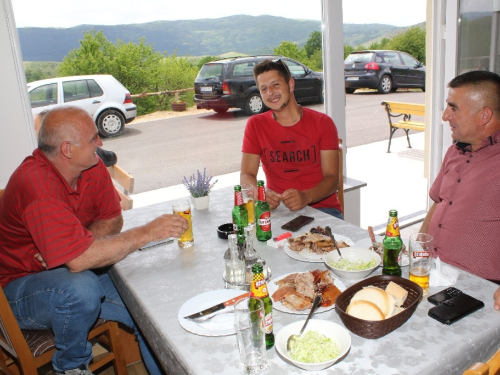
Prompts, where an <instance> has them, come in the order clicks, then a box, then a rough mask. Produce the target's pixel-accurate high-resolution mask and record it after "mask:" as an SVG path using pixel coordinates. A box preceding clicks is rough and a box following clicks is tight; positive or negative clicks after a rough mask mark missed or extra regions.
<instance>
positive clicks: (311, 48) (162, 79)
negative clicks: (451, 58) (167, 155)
mask: <svg viewBox="0 0 500 375" xmlns="http://www.w3.org/2000/svg"><path fill="white" fill-rule="evenodd" d="M364 49H392V50H399V51H404V52H407V53H409V54H411V55H413V56H414V57H415V58H416V59H418V60H419V61H421V62H423V63H424V64H425V29H424V28H421V27H417V26H416V27H412V28H410V29H408V30H407V31H406V32H405V33H401V34H398V35H396V36H394V37H393V38H390V39H389V38H384V39H382V40H381V41H380V42H374V43H371V44H370V45H369V46H367V47H365V46H357V47H352V46H349V45H345V46H344V59H345V58H346V57H347V56H348V55H349V54H350V53H351V52H353V51H360V50H364ZM273 53H274V54H276V55H281V56H286V57H290V58H292V59H295V60H297V61H299V62H301V63H303V64H305V65H307V66H308V67H309V68H311V69H313V70H316V71H322V70H323V61H322V56H323V51H322V35H321V32H319V31H314V32H312V33H311V35H310V36H309V39H308V40H307V42H306V44H305V45H304V46H303V47H302V48H299V47H298V45H297V44H296V43H294V42H289V41H283V42H282V43H281V44H280V45H279V46H278V47H276V48H274V50H273ZM217 59H219V57H218V56H205V57H203V58H201V59H197V60H194V59H192V58H189V57H188V56H186V57H180V56H177V54H176V53H174V54H172V55H170V56H169V55H168V54H166V53H161V52H159V51H155V49H154V48H153V46H152V45H151V44H149V43H146V42H145V38H141V39H139V42H138V43H133V42H129V43H124V42H122V41H120V40H119V41H118V42H117V43H112V42H110V41H109V40H108V39H107V38H106V37H105V36H104V33H103V32H102V31H92V32H85V33H84V35H83V39H82V40H80V47H79V48H76V49H74V50H72V51H70V52H69V54H68V55H67V56H66V57H64V59H63V61H62V63H61V64H60V65H59V69H58V70H57V76H59V77H64V76H73V75H85V74H111V75H113V76H114V77H115V78H116V79H118V81H120V82H121V83H122V84H123V85H124V86H125V87H126V88H127V89H128V90H129V91H130V92H131V93H132V94H141V93H146V92H162V91H173V90H179V89H185V88H189V87H192V86H193V82H194V80H195V78H196V75H197V74H198V71H199V70H200V68H201V67H202V66H203V64H205V63H206V62H209V61H213V60H217ZM52 77H53V76H52ZM44 78H51V76H50V75H48V74H45V73H43V72H41V71H40V70H36V69H33V68H27V69H26V80H27V82H31V81H34V80H39V79H44ZM179 100H183V101H186V102H187V103H188V105H193V94H192V92H187V93H181V94H179ZM173 101H174V97H173V96H171V95H160V96H151V97H145V98H137V99H134V103H135V104H136V105H137V107H138V113H140V114H141V115H144V114H147V113H151V112H155V111H159V110H166V109H169V108H170V107H171V103H172V102H173Z"/></svg>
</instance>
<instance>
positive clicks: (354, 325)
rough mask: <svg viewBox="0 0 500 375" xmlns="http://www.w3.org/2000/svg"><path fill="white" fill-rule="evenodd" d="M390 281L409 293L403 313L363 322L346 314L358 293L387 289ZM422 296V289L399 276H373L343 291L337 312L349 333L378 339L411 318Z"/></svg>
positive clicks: (337, 304)
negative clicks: (375, 288) (360, 291)
mask: <svg viewBox="0 0 500 375" xmlns="http://www.w3.org/2000/svg"><path fill="white" fill-rule="evenodd" d="M390 281H393V282H395V283H396V284H398V285H399V286H401V287H403V288H404V289H406V290H407V291H408V297H407V298H406V301H405V303H404V304H403V307H404V310H403V311H402V312H400V313H399V314H396V315H394V316H392V317H390V318H388V319H385V320H378V321H372V320H363V319H359V318H355V317H354V316H351V315H349V314H347V313H346V309H347V306H349V303H350V302H351V298H352V297H353V296H354V294H355V293H356V292H357V291H359V290H361V289H362V288H363V287H365V286H370V285H373V286H376V287H379V288H381V289H385V287H386V286H387V284H389V282H390ZM422 294H423V291H422V288H421V287H420V286H418V285H417V284H415V283H414V282H413V281H410V280H408V279H403V278H402V277H398V276H386V275H380V276H373V277H370V278H368V279H365V280H362V281H360V282H358V283H356V284H354V285H352V286H351V287H349V288H347V289H346V290H345V291H343V292H342V294H340V295H339V296H338V297H337V299H336V300H335V310H337V314H339V315H340V319H341V320H342V322H343V323H344V325H345V327H346V328H347V329H348V330H349V331H351V332H352V333H354V334H356V335H358V336H361V337H364V338H367V339H378V338H380V337H382V336H385V335H387V334H388V333H390V332H392V331H394V330H395V329H396V328H398V327H399V326H401V325H402V324H403V323H404V322H406V321H407V320H408V319H409V318H410V316H411V315H412V314H413V312H414V311H415V309H416V308H417V305H418V302H419V301H420V299H421V298H422Z"/></svg>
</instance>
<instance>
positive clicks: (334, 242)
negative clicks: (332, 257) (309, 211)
mask: <svg viewBox="0 0 500 375" xmlns="http://www.w3.org/2000/svg"><path fill="white" fill-rule="evenodd" d="M325 230H326V235H327V236H328V237H330V238H331V239H332V241H333V244H334V245H335V248H336V249H337V252H338V253H339V258H340V259H342V254H341V253H340V250H339V247H338V246H337V241H335V236H334V235H333V233H332V230H331V228H330V227H325Z"/></svg>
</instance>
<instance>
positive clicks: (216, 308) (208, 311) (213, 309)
mask: <svg viewBox="0 0 500 375" xmlns="http://www.w3.org/2000/svg"><path fill="white" fill-rule="evenodd" d="M247 297H250V292H246V293H244V294H242V295H240V296H237V297H234V298H231V299H229V300H227V301H224V302H221V303H219V304H217V305H214V306H212V307H209V308H208V309H205V310H201V311H200V312H197V313H194V314H191V315H188V316H185V317H184V319H196V318H201V317H202V316H205V315H208V314H212V313H214V312H216V311H219V310H222V309H225V308H226V307H229V306H232V305H234V304H235V303H236V302H239V301H241V300H242V299H244V298H247Z"/></svg>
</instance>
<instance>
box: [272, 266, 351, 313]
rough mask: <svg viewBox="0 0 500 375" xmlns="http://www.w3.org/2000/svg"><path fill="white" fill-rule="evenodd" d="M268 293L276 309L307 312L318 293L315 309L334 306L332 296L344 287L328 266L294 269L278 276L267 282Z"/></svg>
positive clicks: (320, 309) (325, 308)
mask: <svg viewBox="0 0 500 375" xmlns="http://www.w3.org/2000/svg"><path fill="white" fill-rule="evenodd" d="M267 287H268V290H269V295H270V296H271V298H272V300H273V307H274V308H275V309H276V310H279V311H283V312H286V313H290V314H304V315H305V314H309V312H310V311H311V306H312V301H313V299H314V297H315V295H316V294H317V293H320V294H321V297H322V301H321V305H320V306H319V307H318V309H317V310H316V313H322V312H325V311H328V310H331V309H333V308H334V307H335V300H336V299H337V297H338V296H339V295H340V293H342V292H343V291H344V290H346V286H345V285H344V283H343V282H342V281H340V280H339V279H336V278H334V277H333V276H332V274H331V273H330V271H329V270H319V269H318V270H314V271H309V272H296V273H289V274H286V275H283V276H279V277H277V278H275V279H273V280H271V281H270V282H269V283H268V284H267Z"/></svg>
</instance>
